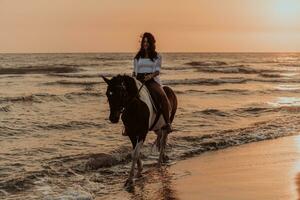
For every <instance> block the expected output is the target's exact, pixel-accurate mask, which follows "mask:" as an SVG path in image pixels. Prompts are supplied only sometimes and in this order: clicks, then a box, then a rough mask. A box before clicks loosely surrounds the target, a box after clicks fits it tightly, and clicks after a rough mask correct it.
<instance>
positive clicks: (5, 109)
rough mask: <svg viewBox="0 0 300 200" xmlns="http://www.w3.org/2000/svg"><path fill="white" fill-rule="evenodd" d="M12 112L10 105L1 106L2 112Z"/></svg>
mask: <svg viewBox="0 0 300 200" xmlns="http://www.w3.org/2000/svg"><path fill="white" fill-rule="evenodd" d="M10 110H11V106H10V105H6V106H0V112H9V111H10Z"/></svg>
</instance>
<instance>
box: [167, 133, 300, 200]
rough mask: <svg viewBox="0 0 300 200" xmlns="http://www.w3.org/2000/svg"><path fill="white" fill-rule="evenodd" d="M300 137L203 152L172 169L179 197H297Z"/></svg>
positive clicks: (299, 169)
mask: <svg viewBox="0 0 300 200" xmlns="http://www.w3.org/2000/svg"><path fill="white" fill-rule="evenodd" d="M299 156H300V137H299V136H293V137H285V138H279V139H276V140H271V141H264V142H259V143H252V144H247V145H242V146H240V147H235V148H231V149H226V150H222V151H216V152H210V153H206V154H204V155H202V156H200V157H197V158H193V159H188V160H185V161H182V162H179V163H178V164H177V165H174V166H173V167H172V168H171V172H173V173H179V172H184V171H188V172H189V174H190V175H188V176H186V177H183V178H180V179H177V180H175V181H174V189H175V190H176V191H177V195H178V198H179V199H231V200H234V199H239V200H241V199H249V200H250V199H265V200H267V199H285V200H288V199H299V193H298V192H299V186H300V185H299V177H300V174H299V172H300V160H299Z"/></svg>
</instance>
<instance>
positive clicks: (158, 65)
mask: <svg viewBox="0 0 300 200" xmlns="http://www.w3.org/2000/svg"><path fill="white" fill-rule="evenodd" d="M160 68H161V56H160V55H158V58H157V60H156V61H155V66H154V72H153V73H151V74H149V75H147V76H146V77H145V81H148V80H150V79H152V78H154V77H156V76H158V75H159V73H160Z"/></svg>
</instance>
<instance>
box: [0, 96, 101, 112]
mask: <svg viewBox="0 0 300 200" xmlns="http://www.w3.org/2000/svg"><path fill="white" fill-rule="evenodd" d="M82 96H87V97H99V96H103V93H102V92H100V91H95V92H70V93H66V94H61V95H56V94H49V93H37V94H31V95H27V96H16V97H0V103H9V102H12V103H25V102H30V103H43V102H49V101H64V100H66V99H76V98H78V97H82ZM7 109H8V110H9V109H10V107H7ZM0 111H1V109H0ZM3 111H4V108H3Z"/></svg>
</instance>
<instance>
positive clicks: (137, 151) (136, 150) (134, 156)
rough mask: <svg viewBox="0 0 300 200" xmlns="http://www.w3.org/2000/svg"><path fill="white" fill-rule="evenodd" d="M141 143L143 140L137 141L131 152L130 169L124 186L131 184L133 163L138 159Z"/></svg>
mask: <svg viewBox="0 0 300 200" xmlns="http://www.w3.org/2000/svg"><path fill="white" fill-rule="evenodd" d="M142 145H143V141H139V142H138V143H137V145H136V146H135V148H134V150H133V152H132V163H131V169H130V172H129V177H128V179H127V180H126V182H125V187H127V186H130V185H132V184H133V177H134V170H135V164H136V162H138V160H139V156H140V151H141V147H142Z"/></svg>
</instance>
